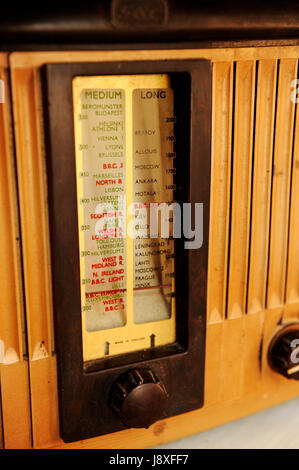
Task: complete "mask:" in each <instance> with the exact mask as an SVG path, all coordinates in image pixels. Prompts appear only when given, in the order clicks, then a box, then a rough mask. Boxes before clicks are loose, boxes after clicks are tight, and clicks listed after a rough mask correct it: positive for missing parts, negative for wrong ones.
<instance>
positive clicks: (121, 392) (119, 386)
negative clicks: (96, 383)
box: [110, 368, 168, 428]
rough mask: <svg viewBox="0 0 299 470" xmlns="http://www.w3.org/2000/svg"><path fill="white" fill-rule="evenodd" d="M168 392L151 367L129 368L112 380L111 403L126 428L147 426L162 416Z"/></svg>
mask: <svg viewBox="0 0 299 470" xmlns="http://www.w3.org/2000/svg"><path fill="white" fill-rule="evenodd" d="M167 399H168V394H167V392H166V390H165V387H164V386H163V384H162V383H161V382H160V381H159V379H158V378H157V376H156V375H155V374H154V373H153V372H152V371H151V370H150V369H139V368H138V369H137V368H136V369H132V370H130V371H128V372H126V373H125V374H123V375H121V376H120V377H119V378H118V379H117V380H116V382H114V384H113V386H112V388H111V391H110V406H111V408H113V409H114V410H115V411H116V412H117V413H118V414H119V416H120V418H121V420H122V422H123V423H124V424H125V425H126V426H127V427H129V428H148V427H149V426H150V425H151V424H153V423H154V422H155V421H157V420H158V419H161V418H162V417H163V414H164V411H165V407H166V402H167Z"/></svg>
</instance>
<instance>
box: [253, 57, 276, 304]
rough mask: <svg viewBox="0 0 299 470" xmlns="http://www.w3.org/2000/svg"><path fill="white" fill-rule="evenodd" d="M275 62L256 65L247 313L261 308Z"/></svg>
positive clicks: (265, 271) (270, 177)
mask: <svg viewBox="0 0 299 470" xmlns="http://www.w3.org/2000/svg"><path fill="white" fill-rule="evenodd" d="M276 78H277V61H276V60H261V61H260V62H259V67H258V85H257V104H256V124H255V145H254V172H253V190H252V218H251V227H252V228H251V241H250V267H249V279H248V303H247V311H248V313H255V312H261V311H262V310H263V309H264V308H265V299H266V284H267V268H268V245H269V222H270V200H271V180H272V158H273V135H274V122H275V101H276Z"/></svg>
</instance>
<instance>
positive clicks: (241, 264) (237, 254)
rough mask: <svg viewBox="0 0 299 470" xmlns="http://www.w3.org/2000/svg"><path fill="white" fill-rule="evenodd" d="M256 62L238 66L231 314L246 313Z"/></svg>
mask: <svg viewBox="0 0 299 470" xmlns="http://www.w3.org/2000/svg"><path fill="white" fill-rule="evenodd" d="M254 98H255V62H254V61H244V62H238V63H237V68H236V90H235V111H234V116H235V126H234V152H233V182H232V185H233V187H232V203H231V211H232V213H231V239H230V259H229V279H228V306H227V317H228V318H237V317H240V316H241V315H242V314H244V313H245V310H246V296H247V277H248V253H249V234H250V201H251V173H252V145H253V118H254Z"/></svg>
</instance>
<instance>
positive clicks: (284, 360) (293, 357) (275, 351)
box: [268, 325, 299, 380]
mask: <svg viewBox="0 0 299 470" xmlns="http://www.w3.org/2000/svg"><path fill="white" fill-rule="evenodd" d="M268 359H269V364H270V367H271V368H272V369H273V370H274V371H275V372H278V373H279V374H282V375H284V376H285V377H287V378H288V379H294V380H299V325H298V327H297V328H292V327H291V328H284V329H283V330H281V331H280V332H279V333H278V334H277V335H276V336H275V337H274V338H273V340H272V342H271V344H270V347H269V352H268Z"/></svg>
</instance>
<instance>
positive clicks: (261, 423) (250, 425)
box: [156, 398, 299, 449]
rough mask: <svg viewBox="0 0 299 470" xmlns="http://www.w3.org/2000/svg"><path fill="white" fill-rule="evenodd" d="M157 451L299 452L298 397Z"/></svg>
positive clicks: (162, 447)
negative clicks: (239, 450) (266, 450)
mask: <svg viewBox="0 0 299 470" xmlns="http://www.w3.org/2000/svg"><path fill="white" fill-rule="evenodd" d="M156 449H299V398H296V399H294V400H291V401H288V402H286V403H282V404H281V405H278V406H275V407H273V408H269V409H267V410H264V411H261V412H259V413H256V414H254V415H251V416H248V417H246V418H242V419H239V420H238V421H234V422H232V423H227V424H224V425H222V426H219V427H217V428H214V429H211V430H209V431H205V432H202V433H200V434H196V435H194V436H190V437H187V438H185V439H180V440H179V441H175V442H170V443H169V444H163V445H161V446H158V447H156Z"/></svg>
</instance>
